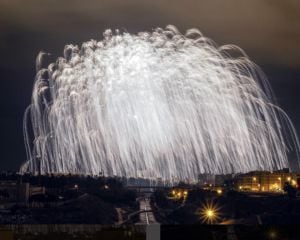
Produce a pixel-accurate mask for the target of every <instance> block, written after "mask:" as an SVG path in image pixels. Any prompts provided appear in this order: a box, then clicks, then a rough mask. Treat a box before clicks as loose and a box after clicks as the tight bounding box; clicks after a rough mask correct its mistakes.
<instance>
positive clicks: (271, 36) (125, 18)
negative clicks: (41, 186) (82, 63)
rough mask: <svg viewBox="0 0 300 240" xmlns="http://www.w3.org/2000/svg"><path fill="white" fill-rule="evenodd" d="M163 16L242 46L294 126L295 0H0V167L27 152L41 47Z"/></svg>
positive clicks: (137, 26) (58, 47) (299, 6)
mask: <svg viewBox="0 0 300 240" xmlns="http://www.w3.org/2000/svg"><path fill="white" fill-rule="evenodd" d="M168 24H173V25H175V26H177V27H178V28H179V29H180V30H181V31H182V32H185V30H186V29H188V28H192V27H196V28H198V29H200V31H202V32H203V33H204V35H205V36H208V37H210V38H212V39H213V40H214V41H215V42H217V43H218V44H219V45H223V44H228V43H230V44H231V43H232V44H236V45H238V46H240V47H241V48H243V49H244V50H245V51H246V53H247V54H248V55H249V56H250V58H251V59H252V60H253V61H254V62H256V63H257V64H258V65H259V66H260V67H261V68H262V70H263V71H264V72H265V73H266V75H267V76H268V78H269V81H270V83H271V86H272V88H273V90H274V92H275V95H276V97H277V100H278V102H279V105H280V106H281V107H282V108H283V109H284V110H285V111H286V112H287V113H288V115H289V116H290V117H291V119H292V121H293V122H294V124H295V126H296V128H297V130H298V132H300V104H299V103H300V91H299V90H300V46H299V44H300V1H299V0H285V1H283V0H247V1H246V0H226V1H224V0H181V1H179V0H173V1H162V0H147V1H143V0H126V1H125V0H107V1H102V0H98V1H96V0H93V1H89V0H87V1H82V0H26V1H24V0H23V1H21V0H19V1H17V0H0V79H1V90H0V91H1V94H0V109H1V112H0V129H1V145H0V146H1V148H0V149H1V161H0V170H4V169H13V170H16V169H18V167H19V165H20V164H21V162H23V161H24V160H25V149H24V143H23V131H22V121H23V113H24V110H25V108H26V106H28V105H29V104H30V96H31V90H32V86H33V80H34V75H35V57H36V55H37V54H38V52H39V51H40V50H44V51H46V52H50V53H51V54H52V56H53V57H57V56H59V55H61V54H62V50H63V47H64V45H65V44H67V43H77V44H79V43H81V42H83V41H87V40H90V39H91V38H93V39H101V38H102V32H103V30H105V29H106V28H113V29H114V28H119V29H126V30H127V31H129V32H133V33H134V32H138V31H142V30H151V29H152V28H155V27H157V26H160V27H164V26H166V25H168Z"/></svg>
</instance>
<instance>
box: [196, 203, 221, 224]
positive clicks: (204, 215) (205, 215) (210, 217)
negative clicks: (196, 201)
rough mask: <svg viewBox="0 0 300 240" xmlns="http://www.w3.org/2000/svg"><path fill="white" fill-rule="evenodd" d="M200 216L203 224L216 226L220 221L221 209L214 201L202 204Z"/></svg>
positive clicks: (199, 211)
mask: <svg viewBox="0 0 300 240" xmlns="http://www.w3.org/2000/svg"><path fill="white" fill-rule="evenodd" d="M198 215H199V216H200V219H201V221H202V223H207V224H214V223H217V222H218V221H219V220H220V207H219V206H218V205H217V204H215V203H214V202H213V201H207V202H205V203H203V204H202V206H201V208H200V209H199V210H198Z"/></svg>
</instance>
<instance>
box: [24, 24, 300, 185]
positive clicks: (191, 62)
mask: <svg viewBox="0 0 300 240" xmlns="http://www.w3.org/2000/svg"><path fill="white" fill-rule="evenodd" d="M231 52H234V54H235V55H236V53H239V55H240V57H232V56H230V54H229V53H231ZM41 56H42V54H41V55H40V56H39V57H38V60H40V58H41ZM37 65H40V61H38V64H37ZM271 95H272V94H271V90H270V88H269V87H268V82H267V80H266V79H265V77H264V75H263V73H261V71H260V70H259V68H258V67H257V66H255V64H254V63H253V62H251V61H250V60H249V59H248V57H247V56H246V55H245V54H244V53H243V51H242V50H241V49H239V48H238V47H236V46H232V45H227V46H222V47H217V46H216V44H214V43H213V42H212V41H211V40H210V39H208V38H206V37H204V36H203V35H202V34H201V33H200V32H199V31H198V30H197V29H191V30H188V31H187V33H186V34H185V35H182V34H181V33H179V32H178V30H177V29H176V28H175V27H174V26H168V27H166V28H165V29H161V28H158V29H155V30H154V31H153V32H141V33H138V34H137V35H132V34H129V33H126V32H125V33H119V31H116V32H115V33H112V31H111V30H106V31H105V32H104V39H103V40H101V41H95V40H91V41H88V42H85V43H83V44H82V46H81V48H79V47H78V46H74V45H67V46H66V47H65V50H64V57H61V58H58V59H57V61H56V62H55V63H52V64H50V65H49V66H48V68H47V69H40V70H39V71H38V73H37V76H36V80H35V83H34V88H33V93H32V104H31V105H30V106H29V108H28V110H27V111H26V113H25V119H24V131H25V134H24V135H25V141H26V146H27V150H28V161H27V162H26V163H25V164H24V165H23V166H22V171H31V172H34V173H37V172H39V173H42V174H45V173H74V174H97V173H99V172H102V173H104V175H107V176H114V175H116V176H125V177H142V178H150V179H157V178H161V179H163V180H167V181H174V180H183V181H185V180H196V179H197V176H198V174H199V173H214V174H217V173H231V172H233V173H234V172H248V171H250V170H271V171H272V170H274V169H280V168H283V167H288V166H289V165H288V156H287V153H288V150H289V149H290V148H293V149H295V150H296V152H298V148H299V143H298V139H297V136H296V133H295V130H294V127H293V125H292V124H291V122H290V120H289V118H288V117H287V116H286V114H285V113H284V112H283V111H282V110H281V109H280V108H278V107H277V106H276V105H274V104H273V103H272V96H271ZM29 117H30V118H29ZM29 119H30V120H31V121H30V122H31V126H32V127H30V128H29V122H28V120H29ZM30 131H32V132H33V138H34V139H32V138H30V137H29V135H30V134H29V132H30ZM286 133H287V134H286ZM286 135H287V136H289V137H288V138H287V137H286ZM32 140H33V141H32ZM289 140H291V141H289ZM32 142H33V146H31V145H32V144H31V143H32ZM289 142H290V144H289Z"/></svg>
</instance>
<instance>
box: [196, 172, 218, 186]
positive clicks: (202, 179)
mask: <svg viewBox="0 0 300 240" xmlns="http://www.w3.org/2000/svg"><path fill="white" fill-rule="evenodd" d="M209 184H211V185H214V184H215V175H213V174H209V173H201V174H199V175H198V185H199V186H205V185H209Z"/></svg>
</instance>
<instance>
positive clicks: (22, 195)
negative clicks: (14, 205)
mask: <svg viewBox="0 0 300 240" xmlns="http://www.w3.org/2000/svg"><path fill="white" fill-rule="evenodd" d="M0 193H1V194H0V201H1V203H6V202H24V203H27V201H28V199H29V196H30V189H29V183H19V182H17V181H11V180H5V181H0Z"/></svg>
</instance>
